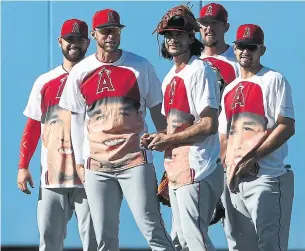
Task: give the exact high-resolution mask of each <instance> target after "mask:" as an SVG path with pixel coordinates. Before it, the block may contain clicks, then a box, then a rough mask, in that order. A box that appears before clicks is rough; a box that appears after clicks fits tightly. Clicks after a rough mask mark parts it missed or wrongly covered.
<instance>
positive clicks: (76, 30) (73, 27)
mask: <svg viewBox="0 0 305 251" xmlns="http://www.w3.org/2000/svg"><path fill="white" fill-rule="evenodd" d="M72 32H73V33H79V26H78V23H77V22H75V23H74V24H73V26H72Z"/></svg>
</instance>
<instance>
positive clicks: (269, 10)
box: [1, 1, 305, 250]
mask: <svg viewBox="0 0 305 251" xmlns="http://www.w3.org/2000/svg"><path fill="white" fill-rule="evenodd" d="M181 3H186V2H182V1H181V2H177V1H171V2H165V1H159V2H148V1H146V2H139V1H135V2H129V1H125V2H86V3H85V2H49V3H48V2H2V13H1V17H2V22H1V30H2V47H1V51H2V55H1V57H2V58H1V63H2V64H1V72H2V76H1V77H2V78H1V82H2V86H1V88H2V93H1V107H2V110H1V116H2V117H1V119H2V125H1V126H2V131H1V136H2V137H1V138H2V145H1V146H2V147H1V154H2V159H1V167H2V168H1V179H2V180H1V186H2V187H1V188H2V189H1V191H2V208H1V211H2V215H1V216H2V221H1V224H2V231H1V232H2V236H1V238H2V245H17V244H18V245H34V244H38V240H39V239H38V237H39V236H38V231H37V223H36V206H37V197H38V189H37V188H38V186H39V173H40V171H39V168H40V165H39V154H40V149H39V147H38V150H37V151H36V153H35V155H34V157H33V159H32V161H31V165H30V169H31V172H32V174H33V177H34V182H35V185H36V187H35V189H34V190H33V193H32V195H30V196H29V195H25V194H22V193H21V192H20V191H18V189H17V186H16V174H17V164H18V158H19V144H20V137H21V134H22V131H23V126H24V123H25V121H26V118H25V117H24V116H23V115H22V112H23V109H24V107H25V105H26V102H27V99H28V95H29V93H30V90H31V88H32V84H33V82H34V81H35V79H36V78H37V77H38V76H39V75H40V74H42V73H44V72H46V71H48V70H49V69H50V68H54V67H55V66H57V65H59V64H61V60H62V55H61V51H60V49H59V47H58V44H57V37H58V35H59V32H60V28H61V24H62V23H63V22H64V21H65V20H66V19H70V18H79V19H82V20H85V21H87V23H88V25H89V27H91V17H92V16H93V14H94V13H95V11H97V10H100V9H105V8H113V9H115V10H117V11H118V12H119V13H120V15H121V20H122V23H123V24H125V25H126V28H125V29H124V31H123V33H122V43H121V47H122V48H123V49H126V50H129V51H132V52H135V53H137V54H139V55H141V56H144V57H146V58H148V59H149V60H150V61H151V62H152V64H153V65H154V66H155V68H156V71H157V73H158V75H159V77H160V79H161V80H162V79H163V77H164V76H165V74H166V73H167V71H168V70H169V69H170V67H171V65H172V63H171V62H170V61H166V60H164V59H162V58H161V57H160V56H159V53H158V43H157V39H156V36H155V35H152V34H151V33H152V32H153V30H154V29H155V27H156V25H157V23H158V22H159V20H160V18H161V17H162V15H163V14H164V13H165V12H166V11H167V10H168V9H169V8H171V7H174V6H176V5H178V4H181ZM205 3H208V2H205ZM220 3H221V4H223V5H224V6H225V8H226V9H227V10H228V13H229V22H230V23H231V27H230V30H229V31H228V33H227V34H226V40H227V42H228V43H231V42H232V41H234V36H235V32H236V29H237V27H238V26H239V25H241V24H245V23H254V24H258V25H260V26H261V27H262V28H263V30H264V31H265V44H266V46H267V52H266V54H265V55H264V57H263V58H262V63H263V64H264V65H266V66H268V67H270V68H273V69H275V70H277V71H279V72H281V73H282V74H283V75H284V76H285V77H286V78H287V79H288V81H289V82H290V84H291V86H292V92H293V100H294V106H295V115H296V135H295V136H294V137H293V138H292V139H291V140H290V141H289V156H288V158H287V163H290V164H291V165H292V167H293V170H294V173H295V199H294V206H293V215H292V223H291V231H290V240H289V247H290V248H294V249H300V250H305V239H304V237H303V235H304V232H305V231H304V228H305V227H304V226H305V216H304V213H303V211H304V207H305V202H304V201H305V200H304V191H305V182H304V177H305V165H304V164H303V161H302V157H301V156H302V155H303V152H304V149H305V119H304V110H303V106H304V98H303V96H304V93H305V83H304V82H305V71H304V68H305V63H304V61H305V50H304V48H303V44H304V41H305V32H304V24H305V15H304V11H305V2H275V1H272V2H261V1H260V2H248V1H245V2H228V1H225V2H220ZM192 4H193V12H194V14H195V15H196V16H198V13H199V6H200V2H199V1H196V2H192ZM160 39H161V40H162V38H161V37H160ZM94 51H95V44H94V43H93V42H92V44H91V45H90V48H89V50H88V53H87V55H90V54H91V53H93V52H94ZM148 123H149V128H150V130H151V131H153V130H154V128H153V126H152V123H151V120H150V118H149V119H148ZM155 157H156V158H155V165H156V170H157V175H158V177H159V178H160V177H161V175H162V173H163V165H162V158H161V155H160V154H155ZM162 212H163V216H164V220H165V223H166V225H167V228H168V229H170V225H171V214H170V210H169V209H168V208H164V207H162ZM210 235H211V237H212V240H213V241H214V244H215V246H216V247H217V248H224V247H226V245H227V244H226V240H225V237H224V234H223V231H222V227H221V225H220V224H218V225H216V226H214V227H212V228H211V229H210ZM65 245H66V246H71V247H73V246H80V240H79V236H78V232H77V225H76V221H75V218H73V220H71V222H70V223H69V227H68V236H67V239H66V241H65ZM120 245H121V247H147V244H146V241H145V240H144V238H143V237H142V235H141V233H140V232H139V230H138V229H137V226H136V224H135V222H134V220H133V218H132V215H131V213H130V210H129V209H128V206H127V204H126V203H125V202H124V203H123V206H122V210H121V224H120Z"/></svg>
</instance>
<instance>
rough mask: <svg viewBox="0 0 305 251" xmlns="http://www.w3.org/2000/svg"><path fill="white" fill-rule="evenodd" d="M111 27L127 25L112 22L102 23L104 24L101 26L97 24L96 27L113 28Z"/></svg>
mask: <svg viewBox="0 0 305 251" xmlns="http://www.w3.org/2000/svg"><path fill="white" fill-rule="evenodd" d="M111 27H118V28H121V29H122V28H124V27H126V26H125V25H123V24H112V23H108V24H102V25H99V26H96V27H95V28H111Z"/></svg>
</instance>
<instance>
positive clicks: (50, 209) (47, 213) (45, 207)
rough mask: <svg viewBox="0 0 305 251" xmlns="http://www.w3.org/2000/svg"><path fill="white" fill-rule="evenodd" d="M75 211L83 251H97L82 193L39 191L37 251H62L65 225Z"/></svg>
mask: <svg viewBox="0 0 305 251" xmlns="http://www.w3.org/2000/svg"><path fill="white" fill-rule="evenodd" d="M74 211H75V214H76V217H77V222H78V230H79V234H80V238H81V241H82V244H83V250H84V251H96V250H97V244H96V240H95V235H94V230H93V224H92V220H91V216H90V212H89V206H88V201H87V197H86V193H85V189H83V188H40V191H39V199H38V207H37V220H38V229H39V233H40V244H39V251H61V250H63V243H64V239H65V238H66V232H67V224H68V221H69V220H70V219H71V217H72V215H73V212H74Z"/></svg>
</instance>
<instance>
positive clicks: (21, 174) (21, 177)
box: [17, 168, 34, 194]
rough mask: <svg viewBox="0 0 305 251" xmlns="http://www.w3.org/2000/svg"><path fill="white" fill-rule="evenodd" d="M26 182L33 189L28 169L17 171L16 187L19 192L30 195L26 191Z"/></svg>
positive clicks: (27, 190)
mask: <svg viewBox="0 0 305 251" xmlns="http://www.w3.org/2000/svg"><path fill="white" fill-rule="evenodd" d="M27 182H29V184H30V186H31V187H32V188H34V183H33V179H32V175H31V173H30V171H29V169H25V168H22V169H19V170H18V175H17V185H18V188H19V190H20V191H21V192H24V193H26V194H31V191H30V190H29V189H28V186H27Z"/></svg>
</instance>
